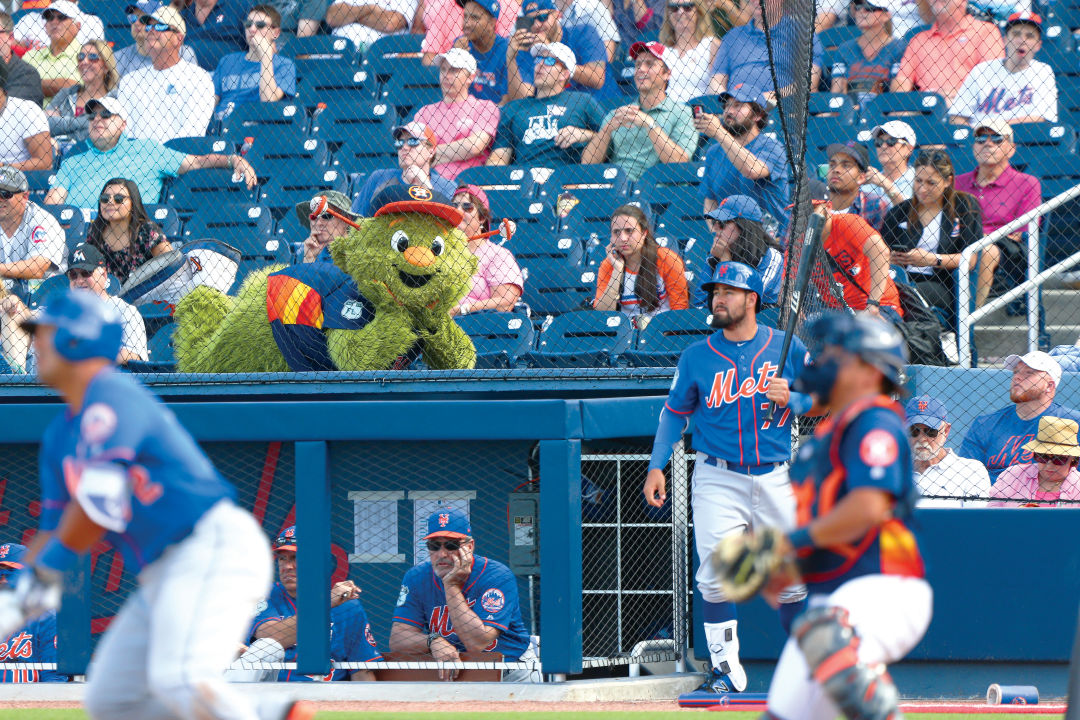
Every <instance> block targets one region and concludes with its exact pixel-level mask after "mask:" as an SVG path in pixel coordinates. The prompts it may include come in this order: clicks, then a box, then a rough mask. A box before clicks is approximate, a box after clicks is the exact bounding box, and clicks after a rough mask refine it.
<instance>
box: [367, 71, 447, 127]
mask: <svg viewBox="0 0 1080 720" xmlns="http://www.w3.org/2000/svg"><path fill="white" fill-rule="evenodd" d="M380 97H381V98H382V99H383V100H385V101H386V102H392V103H394V106H395V107H396V109H397V114H398V118H399V119H400V120H401V121H403V122H404V121H405V120H406V118H411V117H412V116H413V114H414V113H415V112H416V111H417V110H419V109H420V108H421V107H423V106H424V105H430V104H431V103H436V102H439V101H440V100H442V89H441V88H440V87H439V73H438V71H437V70H436V69H435V68H434V67H429V66H427V65H417V66H416V67H415V68H414V70H411V71H409V72H401V73H398V74H396V75H393V76H392V77H391V78H390V80H388V81H387V83H386V84H385V85H384V86H383V89H382V93H381V95H380Z"/></svg>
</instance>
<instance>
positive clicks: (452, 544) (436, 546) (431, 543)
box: [427, 540, 461, 552]
mask: <svg viewBox="0 0 1080 720" xmlns="http://www.w3.org/2000/svg"><path fill="white" fill-rule="evenodd" d="M444 548H445V549H446V550H449V551H450V552H456V551H457V550H458V549H460V548H461V541H460V540H446V541H444V542H439V541H438V540H428V541H427V549H428V552H438V551H439V550H442V549H444Z"/></svg>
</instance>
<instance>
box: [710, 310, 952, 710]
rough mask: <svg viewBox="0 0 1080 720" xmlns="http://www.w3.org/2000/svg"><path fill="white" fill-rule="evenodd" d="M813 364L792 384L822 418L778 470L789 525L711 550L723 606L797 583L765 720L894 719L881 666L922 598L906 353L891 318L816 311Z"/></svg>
mask: <svg viewBox="0 0 1080 720" xmlns="http://www.w3.org/2000/svg"><path fill="white" fill-rule="evenodd" d="M807 332H808V343H809V344H810V347H811V351H812V352H813V354H814V364H813V365H811V366H809V367H807V368H806V370H805V371H804V372H803V375H802V377H800V378H799V380H798V381H797V382H796V383H795V387H796V388H799V389H802V390H805V391H806V392H809V393H810V394H811V395H812V396H814V397H815V398H816V399H817V401H818V402H819V403H820V404H821V405H824V406H827V408H828V409H829V411H830V417H829V418H828V420H826V421H824V422H822V423H821V424H820V425H819V426H818V428H817V430H816V431H815V432H814V436H813V438H812V439H811V440H810V441H808V442H806V443H805V444H804V445H803V446H802V447H801V448H800V449H799V452H798V454H797V455H796V457H795V462H794V463H793V465H792V467H791V480H792V485H793V486H794V487H795V494H796V496H797V497H798V499H799V528H798V529H797V530H795V531H794V532H791V533H790V534H788V535H786V536H785V535H784V533H783V531H780V530H778V529H776V528H766V529H765V530H763V531H762V532H760V533H757V534H755V535H744V536H739V537H732V538H728V539H725V540H724V541H722V542H721V544H720V546H719V547H718V548H717V549H716V552H715V553H714V557H713V561H714V564H715V566H716V571H717V572H718V573H719V574H720V575H721V577H722V578H723V579H724V586H725V588H726V589H727V590H728V592H729V594H730V595H731V596H732V597H734V598H736V599H740V600H742V599H746V598H748V597H750V596H752V595H753V594H754V593H755V592H757V591H758V590H759V589H760V590H762V591H763V593H764V595H765V597H766V599H767V600H769V601H770V602H775V599H776V597H775V594H776V592H777V589H778V588H781V587H784V586H786V585H788V584H790V583H791V582H792V581H793V580H795V579H797V578H799V577H800V576H801V578H802V580H803V581H804V582H806V585H807V589H808V591H809V598H808V602H807V607H808V609H807V611H806V612H805V613H803V614H802V615H801V616H800V617H799V618H798V619H797V620H796V621H795V624H794V626H793V627H792V632H791V637H790V638H789V639H788V641H787V644H786V645H785V646H784V650H783V652H782V653H781V655H780V661H779V663H778V664H777V666H776V671H775V673H774V674H773V678H772V685H771V686H770V688H769V699H768V711H767V713H766V717H767V718H770V719H771V718H778V719H780V720H832V718H834V717H836V715H837V713H838V712H840V713H843V715H844V716H845V717H846V718H848V719H849V720H887V719H888V718H893V717H899V716H900V713H899V710H898V709H897V699H898V696H897V690H896V686H895V685H893V682H892V679H891V678H890V677H889V675H888V674H887V673H885V672H884V663H889V662H893V661H896V660H899V659H900V658H902V657H903V656H904V655H906V654H907V653H908V651H910V650H911V649H912V648H913V647H915V645H916V643H918V642H919V640H920V639H921V638H922V636H923V633H925V632H926V628H927V626H928V625H929V624H930V614H931V604H932V593H931V590H930V585H929V584H928V583H927V582H926V580H924V579H923V578H924V573H923V561H922V557H921V556H920V554H919V547H918V543H917V542H916V540H915V536H914V535H913V534H912V532H911V530H909V529H908V527H907V525H906V523H907V521H908V519H909V518H910V517H911V513H912V510H913V508H914V506H915V501H916V500H917V498H918V493H917V491H916V490H915V481H914V477H913V473H912V460H911V452H910V450H909V449H908V442H907V437H906V434H905V432H904V411H903V409H902V408H901V407H900V405H899V404H898V403H897V402H896V401H895V400H893V399H892V398H891V397H890V396H891V395H894V394H895V393H897V392H898V391H899V390H900V388H901V384H902V383H903V368H904V365H905V364H906V363H907V348H906V346H905V344H904V340H903V337H902V336H901V335H900V332H899V331H898V330H897V329H896V328H895V327H894V326H893V325H891V324H890V323H888V322H886V321H884V320H881V319H878V318H873V317H870V316H867V315H859V316H852V315H848V314H841V313H835V312H834V313H827V314H825V315H823V316H821V317H820V318H819V319H817V320H815V321H813V322H812V323H811V324H810V325H809V326H808V329H807Z"/></svg>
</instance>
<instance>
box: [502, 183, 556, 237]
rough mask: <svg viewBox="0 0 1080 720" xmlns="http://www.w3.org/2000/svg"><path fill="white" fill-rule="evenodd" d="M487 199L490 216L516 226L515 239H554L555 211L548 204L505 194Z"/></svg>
mask: <svg viewBox="0 0 1080 720" xmlns="http://www.w3.org/2000/svg"><path fill="white" fill-rule="evenodd" d="M489 199H490V200H491V213H492V215H494V216H495V217H496V218H509V219H511V220H513V221H514V222H515V223H516V224H517V231H516V233H515V235H514V237H515V238H518V239H519V240H520V239H524V238H525V237H538V238H549V237H554V235H555V211H554V210H553V209H552V207H551V204H550V203H548V202H545V201H543V200H534V199H531V198H527V197H520V196H517V195H514V194H506V193H495V194H492V195H490V196H489Z"/></svg>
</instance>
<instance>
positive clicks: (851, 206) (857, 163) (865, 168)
mask: <svg viewBox="0 0 1080 720" xmlns="http://www.w3.org/2000/svg"><path fill="white" fill-rule="evenodd" d="M825 152H827V153H828V155H829V175H828V180H829V200H830V201H831V202H832V209H833V212H838V213H851V214H852V215H858V216H859V217H861V218H862V219H864V220H866V222H868V223H870V225H872V226H873V228H874V229H875V230H877V231H878V232H881V225H882V223H883V222H884V221H885V213H887V212H889V201H888V200H886V199H885V198H883V197H881V195H878V194H877V193H871V192H866V191H865V190H863V189H862V184H863V183H864V182H866V176H867V174H868V173H869V171H870V153H869V152H867V150H866V146H865V145H863V144H862V143H859V142H855V141H853V140H848V141H847V142H845V143H832V144H831V145H829V146H828V147H827V148H826V149H825Z"/></svg>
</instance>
